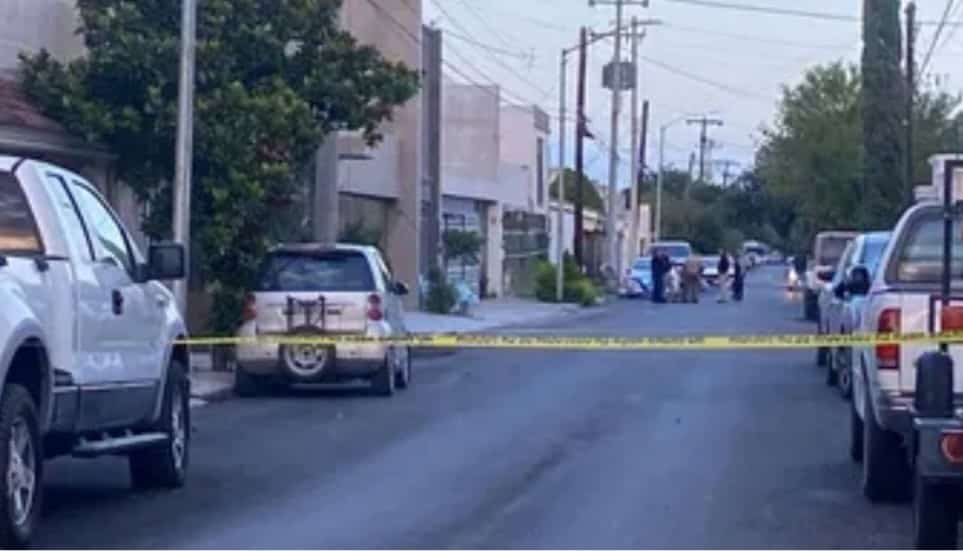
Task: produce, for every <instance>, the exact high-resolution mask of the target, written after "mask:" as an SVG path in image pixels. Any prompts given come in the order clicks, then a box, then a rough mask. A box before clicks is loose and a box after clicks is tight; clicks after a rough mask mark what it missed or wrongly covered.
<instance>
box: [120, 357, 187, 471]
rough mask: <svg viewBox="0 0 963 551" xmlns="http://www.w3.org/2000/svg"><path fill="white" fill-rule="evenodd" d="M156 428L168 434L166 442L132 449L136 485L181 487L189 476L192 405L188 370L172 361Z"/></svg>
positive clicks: (131, 458) (132, 466)
mask: <svg viewBox="0 0 963 551" xmlns="http://www.w3.org/2000/svg"><path fill="white" fill-rule="evenodd" d="M153 430H156V431H159V432H163V433H166V434H167V437H168V438H167V441H166V442H164V443H163V444H161V445H157V446H151V447H149V448H145V449H142V450H137V451H135V452H132V453H131V454H130V457H129V465H130V478H131V482H132V483H133V485H134V487H135V488H141V489H154V488H179V487H181V486H183V485H184V481H185V480H186V478H187V465H188V460H189V459H190V441H191V408H190V382H189V380H188V378H187V370H186V369H185V368H184V366H183V365H181V364H180V362H177V361H172V362H171V365H170V367H169V368H168V370H167V384H166V385H164V405H163V407H162V408H161V418H160V421H158V423H157V425H156V426H155V427H154V429H153Z"/></svg>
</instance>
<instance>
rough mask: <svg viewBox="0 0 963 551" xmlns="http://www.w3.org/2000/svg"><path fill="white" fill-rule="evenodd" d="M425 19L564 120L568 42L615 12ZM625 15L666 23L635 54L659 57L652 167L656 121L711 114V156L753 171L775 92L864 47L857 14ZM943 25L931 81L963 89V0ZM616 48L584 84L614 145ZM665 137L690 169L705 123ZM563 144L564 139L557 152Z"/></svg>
mask: <svg viewBox="0 0 963 551" xmlns="http://www.w3.org/2000/svg"><path fill="white" fill-rule="evenodd" d="M604 1H607V2H611V0H604ZM707 3H708V4H712V3H716V2H707ZM718 3H725V4H737V5H738V4H741V5H751V6H762V7H772V8H781V9H794V10H802V11H809V12H821V13H829V14H835V15H848V16H852V17H858V16H859V15H860V13H861V5H862V1H861V0H848V1H843V0H799V1H792V2H790V1H788V0H727V1H725V2H718ZM946 5H947V0H917V6H918V14H919V15H918V20H919V21H921V22H923V23H924V24H923V25H921V28H920V35H919V39H918V42H917V51H918V57H917V60H918V62H921V61H922V58H923V56H924V55H925V52H926V50H927V49H928V48H929V45H930V43H931V42H932V39H933V35H934V32H935V31H936V28H937V27H936V25H934V24H931V23H935V22H937V21H939V20H940V18H941V16H942V14H943V11H944V9H945V8H946ZM445 12H447V15H446V14H445ZM424 14H425V15H424V20H425V22H426V23H427V24H434V25H436V26H438V27H440V28H442V29H443V30H445V31H450V33H448V34H447V35H446V36H445V43H444V48H445V49H444V58H445V61H446V63H448V64H450V65H453V66H455V67H457V68H458V69H459V70H460V71H461V72H462V73H464V74H465V75H467V76H469V77H471V79H472V80H474V81H475V82H478V83H486V84H491V83H497V84H499V85H501V86H502V88H503V97H507V98H508V99H510V100H512V101H513V102H519V103H520V102H522V101H525V102H527V103H534V104H538V105H540V106H541V107H542V108H543V109H545V110H547V111H549V113H550V114H552V115H553V117H557V115H558V104H559V93H558V82H559V52H560V50H561V48H563V47H565V48H567V47H570V46H574V45H576V44H577V42H578V32H579V27H580V26H582V25H586V26H589V27H590V28H592V29H594V30H596V31H602V30H603V29H606V28H608V29H611V28H613V27H614V20H615V7H614V6H613V5H610V4H605V5H596V6H595V7H590V6H589V0H424ZM625 15H626V20H628V18H629V17H631V16H633V15H636V16H638V17H639V18H640V19H655V20H659V21H660V22H661V25H658V26H653V27H650V28H649V29H648V36H647V37H646V38H645V40H644V41H643V42H642V45H641V48H640V54H641V55H642V56H643V57H644V58H648V60H652V61H646V60H643V61H642V64H641V72H642V77H641V86H640V95H641V97H642V98H643V99H648V100H649V101H650V109H651V113H650V115H651V119H650V132H649V147H648V159H647V164H648V165H649V166H650V167H654V166H656V164H657V150H658V148H657V142H658V134H659V132H658V128H659V126H660V125H662V124H665V123H666V122H669V121H671V120H673V119H676V118H678V117H680V116H684V115H685V114H687V113H691V114H697V113H704V112H710V113H712V114H713V115H714V116H717V117H719V118H721V119H723V121H724V126H723V127H721V128H718V127H716V128H712V129H711V130H710V138H711V139H713V140H715V141H716V142H718V143H719V147H718V149H716V150H715V152H714V158H715V159H716V160H732V161H736V162H738V163H739V166H741V167H745V166H747V163H749V162H751V159H752V156H753V148H754V144H755V143H756V141H757V135H758V132H757V130H756V129H757V128H758V127H759V125H760V124H763V123H768V122H769V121H771V120H772V118H773V115H774V113H775V105H776V100H777V98H778V97H779V93H780V87H781V86H782V85H783V84H794V83H797V82H798V81H799V79H800V77H801V75H802V73H803V71H804V69H805V68H807V67H809V66H812V65H814V64H819V63H828V62H832V61H835V60H839V59H845V60H851V61H858V59H859V54H860V49H861V44H860V26H859V23H858V22H857V21H838V20H829V19H820V18H809V17H799V16H790V15H770V14H764V13H754V12H746V11H739V10H735V9H726V8H718V7H711V6H707V5H693V4H690V3H682V2H676V1H672V0H650V6H649V7H648V8H645V7H642V6H638V5H634V6H626V8H625ZM948 20H949V21H950V22H953V23H956V24H957V25H955V26H952V25H951V26H947V27H946V28H945V29H944V31H943V34H942V36H941V38H940V40H939V42H937V44H939V45H940V47H939V48H937V50H936V52H935V54H934V55H933V58H932V61H931V62H930V64H929V66H928V69H927V73H928V74H929V75H930V78H931V79H933V78H938V79H939V85H940V86H941V87H942V88H944V89H946V90H947V91H950V92H954V93H956V92H958V91H960V89H961V88H963V63H961V60H963V30H960V27H961V26H963V0H957V1H956V3H955V5H954V8H953V11H952V12H951V15H950V17H949V18H948ZM456 34H457V35H458V36H455V35H456ZM466 39H467V40H466ZM476 43H478V44H476ZM480 44H481V45H480ZM624 44H625V46H624V47H623V55H624V56H628V53H629V52H628V41H625V42H624ZM482 45H485V46H482ZM613 48H614V41H612V40H603V41H601V42H598V43H596V44H595V45H594V46H593V47H592V48H591V55H590V57H589V65H588V67H589V69H588V81H587V82H588V84H587V87H586V90H587V108H586V112H587V113H588V116H589V118H590V120H591V128H592V130H593V131H594V132H595V133H596V135H597V136H600V137H601V138H602V140H604V142H605V143H606V144H609V143H611V138H610V132H611V130H610V128H611V125H610V115H609V110H610V106H611V94H610V92H609V91H608V90H606V89H603V88H602V87H601V68H602V65H603V64H604V63H606V62H608V61H609V60H611V59H612V53H613ZM576 61H577V58H576V56H575V55H572V56H570V61H569V65H568V66H569V71H568V86H567V89H568V92H567V101H566V104H567V109H568V117H567V118H569V117H571V115H572V113H573V112H574V106H575V87H574V86H575V76H576V71H575V68H576ZM653 62H658V63H660V64H663V65H664V66H659V65H657V64H655V63H653ZM445 72H446V74H448V75H449V76H451V77H452V78H454V79H455V80H459V81H465V80H466V79H465V78H464V77H463V76H459V75H457V74H455V73H454V72H453V71H452V70H451V69H450V68H445ZM697 79H701V80H702V81H706V82H700V81H699V80H697ZM623 97H624V98H625V99H624V100H623V109H624V110H623V114H624V116H623V118H622V120H621V122H620V132H619V134H620V142H619V149H620V150H621V151H622V160H623V162H624V164H623V165H622V169H621V170H622V171H623V172H622V173H621V178H620V181H625V180H626V179H627V178H628V177H629V170H628V162H629V129H628V127H629V115H628V97H629V96H628V95H627V94H626V95H625V96H623ZM553 121H555V122H553V129H552V132H553V136H552V141H553V143H554V144H557V140H558V123H557V120H556V119H555V118H553ZM572 138H573V130H572V127H571V125H569V126H568V134H567V136H566V141H567V142H568V144H567V145H568V147H566V150H567V151H568V153H567V163H566V164H567V165H569V166H571V165H572V161H573V153H572V149H571V145H572ZM666 144H667V146H666V148H665V153H666V161H667V163H669V164H675V165H677V166H679V167H685V166H686V165H687V163H688V157H689V153H690V152H691V151H695V150H696V149H697V147H698V128H697V127H696V126H687V125H686V124H685V123H684V122H683V123H681V124H676V125H674V126H672V127H670V128H669V130H668V132H667V139H666ZM556 151H557V145H556V146H554V147H553V154H554V153H555V152H556ZM554 164H555V161H554V160H553V165H554ZM586 167H587V171H588V172H589V173H590V174H591V175H592V176H593V177H596V178H599V179H601V180H602V181H603V182H604V181H606V179H607V174H608V150H607V149H604V148H603V147H601V144H598V147H597V146H596V145H592V144H591V143H589V145H588V146H587V148H586Z"/></svg>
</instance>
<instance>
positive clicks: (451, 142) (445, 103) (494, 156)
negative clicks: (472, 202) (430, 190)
mask: <svg viewBox="0 0 963 551" xmlns="http://www.w3.org/2000/svg"><path fill="white" fill-rule="evenodd" d="M498 103H499V92H498V88H497V87H495V86H476V85H465V84H456V83H453V82H445V83H444V84H443V88H442V112H441V173H442V180H441V181H442V193H444V194H445V195H452V196H457V197H466V198H472V199H483V200H491V201H497V200H499V189H498V187H499V186H498V184H499V182H498V169H499V116H498V112H499V108H498Z"/></svg>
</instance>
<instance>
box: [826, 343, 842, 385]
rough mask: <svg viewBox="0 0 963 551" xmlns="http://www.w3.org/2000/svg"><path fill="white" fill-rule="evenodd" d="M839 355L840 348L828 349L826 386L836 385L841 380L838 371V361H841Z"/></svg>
mask: <svg viewBox="0 0 963 551" xmlns="http://www.w3.org/2000/svg"><path fill="white" fill-rule="evenodd" d="M837 356H839V350H836V349H834V348H830V349H828V351H827V357H826V386H836V383H837V382H838V381H839V376H838V375H839V373H838V372H837V371H836V362H838V361H839V360H838V359H837Z"/></svg>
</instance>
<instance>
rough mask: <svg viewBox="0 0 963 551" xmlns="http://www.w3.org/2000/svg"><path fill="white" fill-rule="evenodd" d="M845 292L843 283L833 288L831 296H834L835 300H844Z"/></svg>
mask: <svg viewBox="0 0 963 551" xmlns="http://www.w3.org/2000/svg"><path fill="white" fill-rule="evenodd" d="M846 291H847V285H846V282H845V281H844V282H841V283H839V284H838V285H836V286H835V287H833V294H834V295H836V298H838V299H839V300H842V299H844V298H846Z"/></svg>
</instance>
